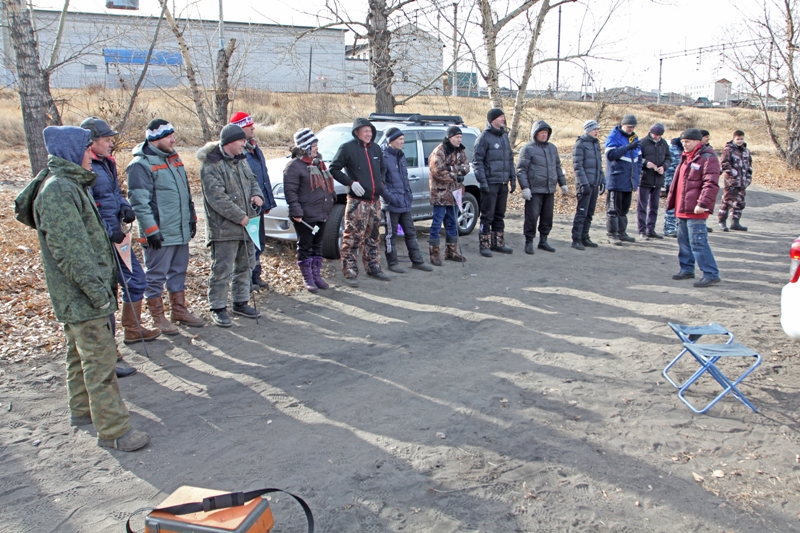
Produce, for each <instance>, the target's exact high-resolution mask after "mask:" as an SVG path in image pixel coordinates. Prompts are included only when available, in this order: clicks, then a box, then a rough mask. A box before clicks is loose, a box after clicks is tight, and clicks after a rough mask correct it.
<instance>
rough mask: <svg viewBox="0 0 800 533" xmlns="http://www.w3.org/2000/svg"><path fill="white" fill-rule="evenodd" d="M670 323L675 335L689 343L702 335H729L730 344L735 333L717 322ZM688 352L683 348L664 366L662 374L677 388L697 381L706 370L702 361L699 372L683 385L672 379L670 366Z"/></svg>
mask: <svg viewBox="0 0 800 533" xmlns="http://www.w3.org/2000/svg"><path fill="white" fill-rule="evenodd" d="M668 325H669V327H671V328H672V331H674V332H675V335H677V336H678V338H679V339H680V340H681V343H682V344H685V343H687V342H688V343H689V344H694V343H696V342H697V341H698V340H700V337H702V336H703V335H727V336H728V342H726V343H725V344H730V343H732V342H733V333H731V332H730V331H728V329H727V328H726V327H725V326H722V325H721V324H717V323H716V322H712V323H710V324H708V325H707V326H686V325H684V324H673V323H672V322H668ZM686 352H687V349H686V348H684V349H683V350H681V353H679V354H678V355H677V356H676V357H675V359H673V360H672V361H671V362H670V364H668V365H667V366H666V367H665V368H664V372H662V374H663V375H664V377H665V378H666V379H667V381H669V382H670V383H671V384H672V386H673V387H675V388H676V389H680V388H681V387H683V386H684V385H686V384H687V383H688V382H689V380H695V381H696V380H697V378H698V377H700V374H702V373H703V372H705V370H704V369H703V368H702V363H701V368H700V369H699V370H698V371H697V372H695V373H694V374H693V375H692V376H691V377H690V378H689V379H688V380H686V381H685V382H684V383H683V384H681V385H678V384H677V383H675V382H674V381H673V380H672V378H671V377H669V374H668V372H669V370H670V368H672V367H673V366H675V363H677V362H678V360H680V358H681V357H683V356H684V355H685V354H686Z"/></svg>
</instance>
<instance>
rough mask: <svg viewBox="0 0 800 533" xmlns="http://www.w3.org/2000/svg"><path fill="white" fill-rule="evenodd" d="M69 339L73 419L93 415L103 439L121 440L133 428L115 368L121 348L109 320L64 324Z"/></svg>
mask: <svg viewBox="0 0 800 533" xmlns="http://www.w3.org/2000/svg"><path fill="white" fill-rule="evenodd" d="M64 334H65V335H66V337H67V394H68V396H69V409H70V412H71V414H72V415H73V416H87V415H90V414H91V416H92V423H93V424H94V427H95V429H96V430H97V436H98V437H100V438H101V439H109V440H113V439H118V438H120V437H121V436H123V435H124V434H125V433H127V432H128V431H129V430H130V429H131V419H130V415H129V414H128V408H127V407H125V403H124V402H123V401H122V396H121V395H120V392H119V384H118V383H117V375H116V373H115V372H114V367H115V365H116V363H117V345H116V343H115V342H114V336H113V335H112V334H111V322H110V320H109V318H108V317H106V318H97V319H94V320H87V321H86V322H73V323H69V324H64Z"/></svg>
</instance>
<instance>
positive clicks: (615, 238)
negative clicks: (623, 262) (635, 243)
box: [608, 233, 622, 246]
mask: <svg viewBox="0 0 800 533" xmlns="http://www.w3.org/2000/svg"><path fill="white" fill-rule="evenodd" d="M608 244H613V245H615V246H622V239H620V238H619V235H617V234H616V233H609V234H608Z"/></svg>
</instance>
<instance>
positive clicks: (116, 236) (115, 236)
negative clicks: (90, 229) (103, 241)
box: [111, 229, 125, 244]
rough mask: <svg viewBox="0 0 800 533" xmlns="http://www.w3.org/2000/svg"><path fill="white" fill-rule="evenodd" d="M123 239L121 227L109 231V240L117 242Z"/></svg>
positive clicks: (123, 234)
mask: <svg viewBox="0 0 800 533" xmlns="http://www.w3.org/2000/svg"><path fill="white" fill-rule="evenodd" d="M124 240H125V233H123V232H122V230H121V229H115V230H114V231H112V232H111V242H115V243H117V244H119V243H121V242H122V241H124Z"/></svg>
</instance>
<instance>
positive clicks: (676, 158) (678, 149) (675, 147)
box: [664, 137, 683, 187]
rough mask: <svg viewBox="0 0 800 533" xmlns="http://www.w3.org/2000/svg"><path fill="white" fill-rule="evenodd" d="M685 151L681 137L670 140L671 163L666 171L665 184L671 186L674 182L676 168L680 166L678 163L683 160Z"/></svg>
mask: <svg viewBox="0 0 800 533" xmlns="http://www.w3.org/2000/svg"><path fill="white" fill-rule="evenodd" d="M682 153H683V144H681V138H680V137H675V138H674V139H672V140H671V141H670V142H669V155H670V163H669V168H668V169H667V171H666V172H664V186H665V187H669V186H670V184H671V183H672V177H673V176H674V175H675V169H676V168H678V163H680V162H681V154H682Z"/></svg>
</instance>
